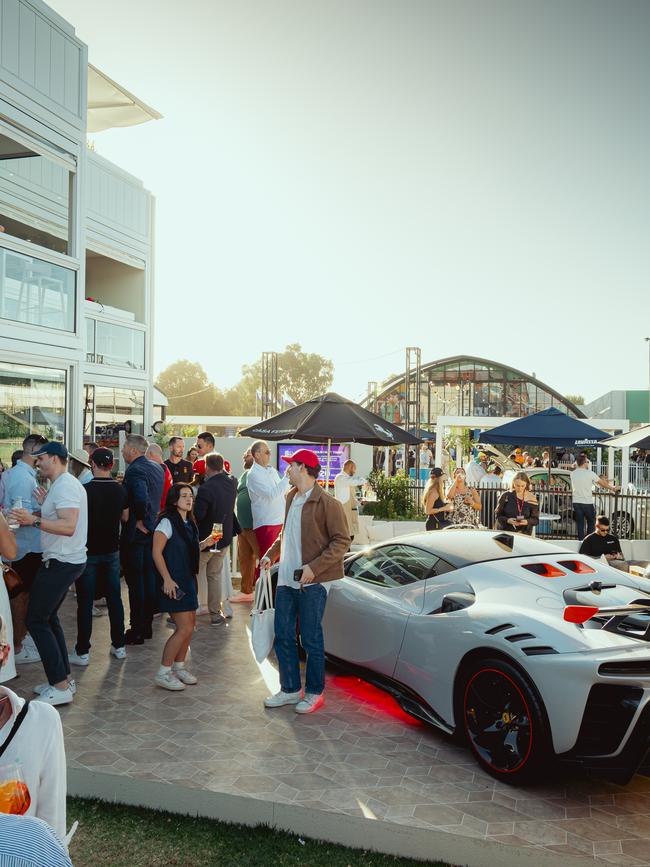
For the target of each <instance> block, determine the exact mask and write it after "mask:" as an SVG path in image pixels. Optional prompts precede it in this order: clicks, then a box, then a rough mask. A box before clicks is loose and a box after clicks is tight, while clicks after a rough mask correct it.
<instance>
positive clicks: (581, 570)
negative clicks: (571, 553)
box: [559, 560, 596, 575]
mask: <svg viewBox="0 0 650 867" xmlns="http://www.w3.org/2000/svg"><path fill="white" fill-rule="evenodd" d="M559 562H560V565H561V566H564V568H565V569H570V570H571V571H572V572H577V573H578V575H585V574H586V573H587V572H595V571H596V570H595V569H592V568H591V566H589V565H588V564H587V563H585V562H584V561H583V560H560V561H559Z"/></svg>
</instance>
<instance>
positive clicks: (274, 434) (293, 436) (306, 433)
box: [240, 391, 421, 480]
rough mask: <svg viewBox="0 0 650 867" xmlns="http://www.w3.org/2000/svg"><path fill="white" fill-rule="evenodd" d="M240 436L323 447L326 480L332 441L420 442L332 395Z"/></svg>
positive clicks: (368, 411)
mask: <svg viewBox="0 0 650 867" xmlns="http://www.w3.org/2000/svg"><path fill="white" fill-rule="evenodd" d="M240 435H241V436H245V437H256V438H257V439H262V440H285V439H289V440H305V442H311V443H327V445H328V448H327V455H328V458H327V460H328V467H327V476H326V479H327V480H329V453H330V447H331V445H332V441H335V442H336V441H339V442H354V443H364V444H365V445H368V446H395V445H418V444H419V443H420V442H421V440H420V439H419V438H418V437H416V436H413V434H410V433H409V432H408V431H405V430H403V429H402V428H401V427H397V425H394V424H392V423H391V422H388V421H385V420H384V419H383V418H382V417H381V416H379V415H376V414H375V413H374V412H370V410H368V409H364V407H362V406H359V404H357V403H354V402H353V401H351V400H348V399H347V398H345V397H341V395H339V394H335V393H334V392H332V391H330V392H328V393H327V394H322V395H320V396H319V397H314V398H312V400H308V401H306V402H305V403H301V404H300V405H299V406H294V407H291V409H287V410H285V412H281V413H279V415H274V416H273V417H272V418H267V419H265V420H264V421H260V422H257V424H254V425H251V427H247V428H245V430H242V431H240Z"/></svg>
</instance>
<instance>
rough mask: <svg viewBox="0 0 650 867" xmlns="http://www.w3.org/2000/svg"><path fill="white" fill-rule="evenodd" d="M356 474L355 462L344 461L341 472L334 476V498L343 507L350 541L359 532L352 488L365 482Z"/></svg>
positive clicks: (355, 501)
mask: <svg viewBox="0 0 650 867" xmlns="http://www.w3.org/2000/svg"><path fill="white" fill-rule="evenodd" d="M356 472H357V465H356V464H355V462H354V461H346V462H345V463H344V464H343V469H342V471H341V472H340V473H338V475H336V476H334V496H335V497H336V499H337V500H338V501H339V503H340V504H341V505H342V506H343V511H344V512H345V517H346V518H347V522H348V529H349V531H350V536H351V537H352V539H354V537H355V536H356V534H357V533H358V532H359V509H358V507H357V498H356V497H355V495H354V488H358V487H359V486H360V485H365V484H366V480H365V479H362V478H360V477H359V476H357V475H356Z"/></svg>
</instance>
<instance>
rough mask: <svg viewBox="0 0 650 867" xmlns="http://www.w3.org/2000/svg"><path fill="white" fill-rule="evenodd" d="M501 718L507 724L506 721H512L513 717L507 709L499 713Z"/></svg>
mask: <svg viewBox="0 0 650 867" xmlns="http://www.w3.org/2000/svg"><path fill="white" fill-rule="evenodd" d="M501 719H502V721H503V722H504V723H506V725H507V724H508V723H511V722H512V720H513V717H512V714H510V713H508V711H507V710H504V712H503V713H502V714H501Z"/></svg>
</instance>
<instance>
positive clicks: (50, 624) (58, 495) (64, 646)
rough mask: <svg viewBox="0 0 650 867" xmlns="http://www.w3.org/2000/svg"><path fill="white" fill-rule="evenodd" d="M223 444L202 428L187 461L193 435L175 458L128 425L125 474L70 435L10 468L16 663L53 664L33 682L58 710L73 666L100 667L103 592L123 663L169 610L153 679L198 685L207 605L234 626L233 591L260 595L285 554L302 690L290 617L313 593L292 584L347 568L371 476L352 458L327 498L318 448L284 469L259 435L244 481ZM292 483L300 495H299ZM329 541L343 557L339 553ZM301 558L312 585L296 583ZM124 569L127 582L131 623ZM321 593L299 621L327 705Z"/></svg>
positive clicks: (246, 459) (29, 449)
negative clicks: (191, 660)
mask: <svg viewBox="0 0 650 867" xmlns="http://www.w3.org/2000/svg"><path fill="white" fill-rule="evenodd" d="M214 449H215V440H214V437H213V436H212V434H211V433H209V432H203V433H201V434H199V436H198V437H197V441H196V447H195V450H196V458H195V460H194V461H191V460H190V457H192V455H191V451H192V450H190V452H188V456H187V457H184V456H183V454H184V441H183V439H182V438H180V437H173V438H172V439H171V441H170V442H169V456H168V458H167V459H166V460H165V459H164V456H163V451H162V449H161V447H160V446H159V445H157V444H156V443H149V442H148V441H147V440H146V439H145V438H144V437H142V436H139V435H137V434H129V435H128V436H126V438H125V441H124V445H123V448H122V457H123V459H124V463H125V465H126V471H125V473H124V477H123V479H122V480H121V481H118V480H116V479H115V478H114V474H113V469H114V467H113V463H114V455H113V452H112V451H111V450H110V449H106V448H101V447H98V446H97V444H96V443H87V444H86V445H85V446H84V449H78V450H70V451H68V449H67V448H66V447H65V446H64V445H63V444H62V443H60V442H49V441H47V440H46V439H45V437H43V436H41V435H39V434H31V435H29V436H27V437H26V438H25V440H24V442H23V448H22V450H21V454H20V456H19V457H17V459H16V462H15V465H14V467H13V468H12V469H11V470H9V471H7V472H6V473H4V474H3V488H2V503H0V505H3V508H4V514H5V515H6V517H7V519H8V521H9V522H10V524H11V528H12V530H13V532H11V531H10V528H9V525H8V524H7V522H6V521H5V520H4V518H3V519H2V524H1V525H0V529H1V530H2V531H3V532H4V533H5V534H6V535H7V540H6V542H5V548H6V550H5V551H3V553H2V556H3V559H4V560H5V561H6V562H7V564H9V565H10V566H11V567H12V570H13V572H14V574H15V575H17V576H18V581H19V584H18V586H17V587H16V588H14V592H12V598H11V599H10V601H9V604H8V605H7V606H5V607H6V609H7V610H6V611H5V619H6V620H7V621H8V622H9V624H10V632H11V634H12V644H13V653H11V654H10V655H9V662H10V666H11V671H12V672H15V668H14V667H15V666H16V665H18V666H20V665H23V664H36V663H40V664H42V666H43V669H44V671H45V675H46V678H47V681H46V682H45V683H43V684H40V685H39V686H37V687H36V688H35V692H36V693H37V694H38V698H39V700H40V701H41V702H43V703H47V704H50V705H53V706H58V705H64V704H70V703H72V702H73V701H74V697H75V694H76V692H77V682H76V680H75V678H74V677H73V675H72V672H73V669H74V667H85V666H88V665H90V664H91V647H92V633H93V625H94V622H95V621H94V616H96V615H99V614H101V613H103V612H101V611H98V610H97V608H96V602H98V600H100V599H105V605H106V608H107V613H108V623H109V629H110V638H111V645H110V654H111V656H112V657H113V658H114V659H115V660H118V661H119V660H124V659H125V658H126V655H127V648H129V647H130V646H137V645H142V644H144V643H145V642H147V641H149V640H150V639H151V638H152V636H153V622H154V617H156V616H157V615H163V616H164V617H165V618H169V622H170V624H171V625H172V626H173V632H172V633H171V634H170V636H169V638H168V640H167V641H166V643H165V646H164V648H163V652H162V659H161V664H160V667H159V670H158V671H157V673H155V674H154V675H153V680H154V682H155V684H156V685H158V686H160V687H162V688H165V689H169V690H173V691H180V690H183V689H185V688H186V687H187V686H191V685H194V684H195V683H196V682H197V678H196V676H195V675H194V674H192V673H191V672H190V671H189V670H188V669H187V668H186V665H185V663H186V657H187V654H188V648H189V644H190V640H191V637H192V634H193V632H194V629H195V626H196V618H197V614H198V615H200V614H201V613H205V614H207V615H208V618H209V620H208V622H209V624H210V625H211V626H221V625H223V624H224V623H225V622H226V620H227V617H228V616H229V615H228V614H227V613H225V603H226V601H228V604H229V603H231V602H232V603H238V602H240V603H246V602H248V603H251V602H252V601H253V591H254V587H255V582H256V580H257V579H258V577H259V574H260V566H261V565H262V566H264V565H267V564H268V563H269V562H275V561H276V560H278V559H279V560H280V561H281V563H282V562H285V563H286V562H290V563H291V564H292V566H291V569H289V567H286V568H285V566H281V568H280V573H279V579H278V583H279V586H280V587H286V588H287V592H284V591H283V592H282V593H281V594H280V599H282V598H285V599H286V601H287V607H288V613H287V612H285V613H283V607H282V605H280V609H279V611H280V614H279V615H278V623H281V624H282V630H283V631H282V636H283V637H282V639H281V641H282V642H284V643H283V644H282V647H284V650H280V652H279V655H280V656H282V659H283V660H285V662H283V663H282V664H281V676H282V670H283V667H284V666H285V663H286V665H288V666H289V669H287V671H288V672H289V673H288V674H287V676H286V677H285V678H284V679H283V680H282V683H283V684H284V686H291V687H292V689H290V690H288V692H289V693H290V694H292V695H293V694H294V693H295V692H296V690H295V689H293V687H295V685H296V684H295V680H296V676H295V667H294V665H293V660H291V661H289V656H290V653H289V650H288V644H287V638H286V634H285V633H286V628H287V627H286V622H287V618H289V619H291V617H292V616H293V615H292V614H291V612H292V611H293V610H294V608H295V611H296V618H297V616H298V614H297V612H298V611H299V610H301V606H302V607H303V608H304V605H305V604H306V603H303V602H301V600H302V599H303V597H302V596H298V597H295V600H294V601H293V602H292V601H291V600H292V599H294V597H293V595H292V594H293V593H294V592H297V593H299V592H300V589H301V587H302V586H303V584H304V586H305V587H307V586H310V589H312V590H313V588H311V584H314V585H319V586H320V585H321V584H322V583H323V582H326V581H329V580H332V579H333V578H335V577H341V576H342V574H343V571H342V557H343V553H345V552H346V551H347V550H348V549H349V546H350V543H351V539H352V538H353V536H354V534H355V533H356V532H357V529H358V511H357V498H356V496H355V495H354V490H355V488H357V487H358V486H360V485H363V484H364V483H365V479H363V478H360V477H358V476H357V475H356V466H355V464H354V462H353V461H347V462H346V463H345V464H344V466H343V468H342V470H341V472H340V473H339V474H338V475H337V477H336V479H335V483H334V493H335V496H334V497H330V496H327V497H326V498H325V499H323V501H322V503H321V502H320V495H321V488H320V486H319V485H317V484H316V479H317V478H318V474H319V473H320V466H319V464H318V459H317V456H316V454H315V452H313V451H309V450H305V449H302V450H300V451H299V452H297V453H296V454H297V455H300V456H301V457H302V459H303V461H304V462H301V461H300V460H299V459H298V458H296V456H295V455H294V457H293V458H285V460H286V461H287V468H286V472H285V473H284V474H283V475H281V474H280V473H278V471H277V470H276V469H275V468H274V467H273V466H271V450H270V448H269V446H268V444H267V443H266V442H263V441H257V442H255V443H253V445H252V446H251V448H250V449H248V450H247V451H246V452H245V453H244V455H243V471H242V473H241V476H240V478H239V479H237V478H236V477H235V476H233V475H232V474H231V472H230V469H231V468H230V465H229V463H228V461H226V460H225V459H224V458H223V456H222V455H220V454H218V453H216V452H215V451H214ZM290 489H292V493H293V495H295V496H291V495H290V496H287V494H288V493H289V491H290ZM294 501H295V506H294V505H293V503H294ZM307 501H309V502H308V504H307V508H306V509H304V510H303V508H302V507H303V505H305V504H306V503H307ZM315 504H317V505H315ZM312 505H314V507H315V512H312V508H311V507H312ZM314 515H315V516H316V517H314ZM296 516H298V517H296ZM300 516H303V517H304V518H306V517H307V516H311V519H310V520H311V521H312V523H311V524H310V528H309V534H308V535H309V538H310V543H309V545H310V547H309V549H308V550H307V551H306V552H304V554H303V553H301V546H302V544H303V541H302V537H301V535H300ZM294 518H295V520H294ZM296 521H298V523H297V524H296ZM323 521H324V523H323ZM289 527H291V528H292V532H291V533H290V534H289V542H288V543H287V542H286V538H287V528H289ZM296 527H297V528H298V529H296ZM283 528H284V529H283ZM323 528H324V529H323ZM328 533H331V534H332V536H333V537H335V539H334V541H331V540H330V536H329V535H328ZM235 536H237V537H238V554H239V564H240V570H241V590H240V592H239V593H237V594H228V595H229V598H228V600H226V598H225V596H226V593H227V592H228V591H227V582H225V581H224V580H223V579H224V573H225V568H226V565H228V566H229V561H228V557H229V550H230V546H231V542H232V540H233V538H234V537H235ZM10 540H13V541H14V543H15V544H14V545H13V546H12V545H11V544H10ZM312 541H313V544H312ZM330 543H331V545H332V552H333V553H331V554H330V555H329V556H328V554H327V550H328V547H329V546H330ZM287 545H288V547H286V546H287ZM285 548H286V553H285ZM312 548H313V550H312ZM303 559H304V560H305V562H304V563H303V562H302V560H303ZM297 560H300V562H297ZM299 568H302V570H303V572H302V577H303V578H304V581H303V584H301V583H300V581H298V580H296V581H294V574H295V573H296V572H297V570H299ZM287 569H289V571H286V570H287ZM121 575H123V576H124V579H125V583H126V588H127V591H128V620H129V623H128V626H127V624H126V623H125V610H124V603H123V601H122V592H121V580H120V576H121ZM202 587H204V588H205V592H204V596H205V605H203V606H202V604H201V602H202V600H201V595H202V590H201V588H202ZM71 588H74V590H75V593H76V607H77V630H76V638H75V641H74V644H72V642H70V645H71V646H70V648H69V649H68V642H67V641H66V636H65V635H64V631H63V628H62V626H61V623H60V621H59V609H60V607H61V605H62V603H63V601H64V599H65V598H66V594H67V593H68V591H69V590H70V589H71ZM321 589H322V588H321ZM2 590H4V587H3V588H2ZM288 591H292V592H291V593H289V592H288ZM317 598H318V599H319V604H318V605H314V606H313V610H312V609H311V608H310V609H309V612H307V611H306V610H305V611H303V613H302V615H301V617H300V620H301V623H302V624H303V627H304V628H305V629H307V630H308V633H309V634H308V636H307V638H306V641H307V643H308V644H309V646H310V647H312V648H313V651H312V654H311V655H312V661H311V663H310V666H309V677H308V679H307V680H308V683H307V687H306V698H305V700H306V701H308V702H310V704H309V709H310V710H311V709H314V708H315V707H316V706H318V704H319V701H318V700H316V699H314V698H313V697H314V696H319V695H320V694H321V693H322V680H323V678H324V669H323V668H322V657H323V651H322V633H321V632H320V617H322V609H324V602H323V598H324V599H326V594H325V596H324V597H322V594H321V593H320V590H319V591H317V592H310V593H309V594H307V595H306V596H305V599H309V600H311V601H312V602H314V601H315V600H316V599H317ZM294 603H295V604H294ZM320 603H322V604H320ZM319 612H320V613H319ZM279 628H280V627H279ZM294 639H295V628H294ZM319 660H320V661H319ZM9 676H10V670H9V668H7V670H6V677H9ZM11 676H13V673H11ZM270 706H273V704H271V705H270ZM303 712H304V711H303Z"/></svg>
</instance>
